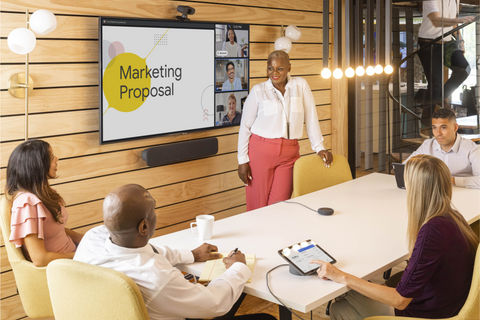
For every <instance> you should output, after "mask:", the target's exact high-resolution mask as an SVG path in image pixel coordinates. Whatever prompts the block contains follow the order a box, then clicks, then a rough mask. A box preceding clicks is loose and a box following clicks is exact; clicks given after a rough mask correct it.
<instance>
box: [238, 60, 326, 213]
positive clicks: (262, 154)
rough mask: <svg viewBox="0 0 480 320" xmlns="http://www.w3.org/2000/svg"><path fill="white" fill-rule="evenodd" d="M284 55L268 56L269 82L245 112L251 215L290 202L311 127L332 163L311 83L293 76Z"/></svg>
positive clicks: (244, 158)
mask: <svg viewBox="0 0 480 320" xmlns="http://www.w3.org/2000/svg"><path fill="white" fill-rule="evenodd" d="M290 69H291V65H290V57H289V56H288V54H287V53H285V52H284V51H274V52H272V53H271V54H270V55H269V56H268V62H267V74H268V80H267V81H266V82H263V83H260V84H257V85H256V86H254V87H253V88H252V91H251V92H250V94H249V95H248V98H247V100H246V102H245V105H244V107H243V111H242V121H241V123H240V132H239V137H238V163H239V166H238V175H239V177H240V179H241V180H242V181H243V183H244V184H245V186H246V195H247V210H248V211H250V210H254V209H257V208H261V207H264V206H267V205H270V204H273V203H275V202H278V201H283V200H287V199H290V197H291V195H292V189H293V165H294V163H295V161H296V160H297V159H298V158H299V157H300V153H299V149H300V147H299V145H298V141H297V139H299V138H301V137H302V135H303V123H304V122H305V127H306V131H307V134H308V138H309V139H310V142H311V146H312V149H313V150H314V151H315V152H316V153H317V154H318V155H319V156H320V157H322V159H323V160H324V164H325V165H326V166H330V165H331V164H332V160H333V156H332V154H331V153H330V152H328V151H327V150H325V147H324V145H323V136H322V132H321V131H320V126H319V124H318V116H317V110H316V107H315V99H314V98H313V94H312V91H310V87H309V86H308V83H307V81H306V80H305V79H303V78H300V77H290V76H289V75H288V73H289V72H290Z"/></svg>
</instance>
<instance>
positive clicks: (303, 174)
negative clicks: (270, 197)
mask: <svg viewBox="0 0 480 320" xmlns="http://www.w3.org/2000/svg"><path fill="white" fill-rule="evenodd" d="M349 180H352V173H351V172H350V166H349V165H348V161H347V159H346V158H345V157H344V156H342V155H340V154H334V155H333V164H332V165H331V166H330V168H327V167H325V166H324V165H323V160H322V159H321V158H320V157H319V156H318V155H316V154H311V155H308V156H304V157H301V158H300V159H298V160H297V162H295V165H294V166H293V194H292V198H295V197H299V196H302V195H304V194H307V193H310V192H314V191H317V190H321V189H325V188H328V187H331V186H334V185H336V184H339V183H342V182H346V181H349Z"/></svg>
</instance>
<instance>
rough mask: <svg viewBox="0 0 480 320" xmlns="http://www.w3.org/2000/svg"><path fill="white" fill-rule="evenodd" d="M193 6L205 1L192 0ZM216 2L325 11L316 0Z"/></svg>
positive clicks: (232, 0)
mask: <svg viewBox="0 0 480 320" xmlns="http://www.w3.org/2000/svg"><path fill="white" fill-rule="evenodd" d="M190 2H192V4H191V5H192V6H194V5H195V4H194V3H195V2H204V1H202V0H191V1H190ZM215 2H216V3H222V4H231V5H239V4H241V5H242V6H251V7H264V8H279V9H291V10H305V11H317V12H323V4H322V3H321V2H319V1H316V0H302V1H291V0H262V1H258V0H242V1H239V0H216V1H215Z"/></svg>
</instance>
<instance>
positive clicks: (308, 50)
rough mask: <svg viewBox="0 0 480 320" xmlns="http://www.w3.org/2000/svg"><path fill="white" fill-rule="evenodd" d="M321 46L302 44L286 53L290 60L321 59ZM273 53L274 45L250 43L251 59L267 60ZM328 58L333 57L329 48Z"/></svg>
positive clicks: (331, 48) (294, 46)
mask: <svg viewBox="0 0 480 320" xmlns="http://www.w3.org/2000/svg"><path fill="white" fill-rule="evenodd" d="M322 50H323V45H321V44H314V43H313V44H302V45H301V46H299V45H293V46H292V50H291V51H290V52H289V53H288V55H289V56H290V59H321V58H322V55H323V51H322ZM273 51H275V46H274V43H251V44H250V52H251V53H250V57H251V58H252V59H265V60H266V59H267V58H268V55H269V54H270V53H271V52H273ZM329 51H330V53H329V56H330V57H333V47H332V46H330V47H329Z"/></svg>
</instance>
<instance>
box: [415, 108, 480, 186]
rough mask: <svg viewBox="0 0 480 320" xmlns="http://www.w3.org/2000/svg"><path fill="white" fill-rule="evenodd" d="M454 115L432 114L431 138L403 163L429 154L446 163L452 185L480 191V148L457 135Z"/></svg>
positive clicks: (445, 111) (442, 111) (441, 110)
mask: <svg viewBox="0 0 480 320" xmlns="http://www.w3.org/2000/svg"><path fill="white" fill-rule="evenodd" d="M457 130H458V124H457V122H456V119H455V113H453V111H452V110H449V109H439V110H437V111H435V113H434V114H433V115H432V131H433V136H434V137H435V138H434V139H427V140H425V141H424V142H423V143H422V145H421V146H420V147H419V148H418V149H417V150H416V151H415V152H413V153H412V155H411V156H410V157H408V158H407V160H406V161H409V160H410V159H411V158H412V157H414V156H416V155H418V154H428V155H431V156H434V157H436V158H438V159H440V160H442V161H443V162H445V163H446V164H447V166H448V169H450V173H451V174H452V184H453V185H455V186H458V187H465V188H473V189H480V146H479V145H478V144H475V142H473V141H472V140H469V139H464V138H462V136H461V135H459V134H458V133H457Z"/></svg>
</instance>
